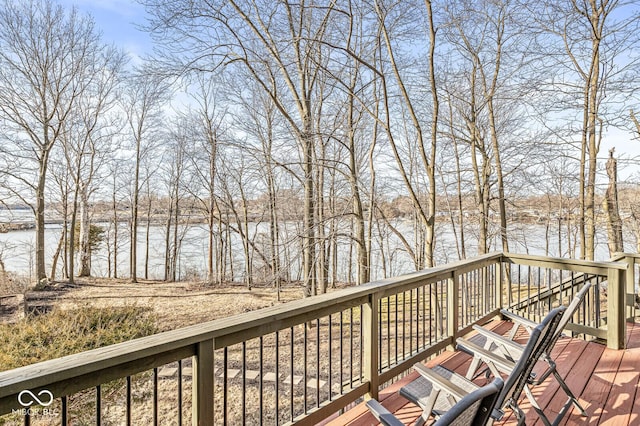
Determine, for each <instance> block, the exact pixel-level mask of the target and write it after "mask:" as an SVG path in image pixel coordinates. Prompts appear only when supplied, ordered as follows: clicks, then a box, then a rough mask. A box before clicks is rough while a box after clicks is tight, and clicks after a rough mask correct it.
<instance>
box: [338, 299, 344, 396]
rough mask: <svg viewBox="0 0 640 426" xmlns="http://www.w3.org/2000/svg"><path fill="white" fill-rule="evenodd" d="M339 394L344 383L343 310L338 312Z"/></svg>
mask: <svg viewBox="0 0 640 426" xmlns="http://www.w3.org/2000/svg"><path fill="white" fill-rule="evenodd" d="M339 335H340V377H339V379H340V395H342V386H343V385H344V311H341V312H340V333H339Z"/></svg>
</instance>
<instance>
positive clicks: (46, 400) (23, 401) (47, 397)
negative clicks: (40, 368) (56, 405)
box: [18, 389, 53, 407]
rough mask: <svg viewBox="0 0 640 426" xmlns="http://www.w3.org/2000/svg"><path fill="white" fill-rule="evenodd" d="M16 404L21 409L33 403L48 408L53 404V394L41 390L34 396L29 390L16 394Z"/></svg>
mask: <svg viewBox="0 0 640 426" xmlns="http://www.w3.org/2000/svg"><path fill="white" fill-rule="evenodd" d="M18 402H19V403H20V405H22V406H23V407H30V406H31V404H33V403H34V402H35V403H37V404H38V405H41V406H43V407H48V406H49V405H51V404H52V403H53V394H52V393H51V392H50V391H48V390H46V389H43V390H41V391H40V392H38V394H37V395H36V394H34V393H33V392H31V391H30V390H23V391H22V392H20V393H19V394H18Z"/></svg>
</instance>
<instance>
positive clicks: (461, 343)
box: [456, 337, 516, 374]
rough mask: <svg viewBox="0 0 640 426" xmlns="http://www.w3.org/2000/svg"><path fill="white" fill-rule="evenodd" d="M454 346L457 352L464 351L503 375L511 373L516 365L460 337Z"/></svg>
mask: <svg viewBox="0 0 640 426" xmlns="http://www.w3.org/2000/svg"><path fill="white" fill-rule="evenodd" d="M456 346H457V348H458V349H459V350H461V351H464V352H466V353H468V354H470V355H472V356H474V357H476V358H479V359H480V360H481V361H483V362H484V363H485V364H487V365H489V363H492V364H493V365H495V367H496V368H497V369H498V370H499V371H502V372H503V373H507V374H509V373H511V371H512V370H513V369H514V368H515V366H516V363H515V362H513V361H511V360H508V359H506V358H505V357H503V356H500V355H498V354H495V353H493V352H491V351H489V350H487V349H485V348H483V347H482V346H479V345H476V344H475V343H473V342H470V341H468V340H466V339H463V338H462V337H460V338H458V339H457V340H456Z"/></svg>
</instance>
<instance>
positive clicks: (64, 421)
mask: <svg viewBox="0 0 640 426" xmlns="http://www.w3.org/2000/svg"><path fill="white" fill-rule="evenodd" d="M60 399H61V400H62V409H61V415H62V424H63V425H64V426H66V425H68V424H69V405H68V402H69V399H68V397H66V396H63V397H62V398H60ZM127 424H131V416H129V418H128V423H127Z"/></svg>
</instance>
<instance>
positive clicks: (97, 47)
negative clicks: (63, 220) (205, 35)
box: [0, 0, 105, 285]
mask: <svg viewBox="0 0 640 426" xmlns="http://www.w3.org/2000/svg"><path fill="white" fill-rule="evenodd" d="M104 49H105V47H104V46H103V45H102V44H101V43H100V39H99V36H98V32H97V31H96V30H95V27H94V22H93V20H92V19H91V18H89V17H88V16H81V15H80V14H79V13H78V12H77V10H76V9H73V8H72V9H70V10H69V11H65V10H64V9H63V8H62V7H61V6H57V5H54V4H53V3H52V2H50V1H48V0H43V1H37V0H29V1H26V2H14V1H8V0H7V1H3V3H2V5H1V6H0V119H1V120H2V122H3V123H4V124H5V128H6V130H5V133H4V135H3V137H5V138H6V141H7V143H4V144H2V146H3V149H2V151H3V152H2V153H1V154H2V162H3V163H4V164H2V166H3V167H2V170H3V171H4V173H6V174H8V175H10V178H9V181H10V182H13V183H14V185H11V188H13V189H12V190H13V192H14V195H15V196H17V197H18V198H19V199H21V200H23V201H24V202H26V203H27V204H29V205H30V206H31V208H32V210H33V213H34V215H35V222H36V245H35V246H36V259H35V267H36V279H37V280H38V284H39V285H42V284H44V283H46V281H47V274H46V270H45V246H44V244H45V239H44V237H45V229H44V225H45V205H46V202H45V195H46V194H45V188H46V184H47V171H48V166H49V159H50V156H51V152H52V150H53V148H54V146H55V145H56V143H57V142H58V141H59V140H60V139H61V138H62V134H63V129H64V128H65V126H66V125H68V121H69V119H70V116H71V113H72V111H73V110H74V108H76V107H77V100H78V97H79V96H80V95H82V94H83V93H84V92H85V90H86V89H87V87H88V86H89V84H90V82H91V75H90V73H91V72H93V71H94V70H93V69H92V64H93V63H95V62H96V60H97V59H98V58H99V57H100V56H101V55H102V52H104ZM10 164H13V165H14V166H10ZM16 166H17V167H16ZM23 188H24V189H25V190H26V192H22V191H21V189H23Z"/></svg>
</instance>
